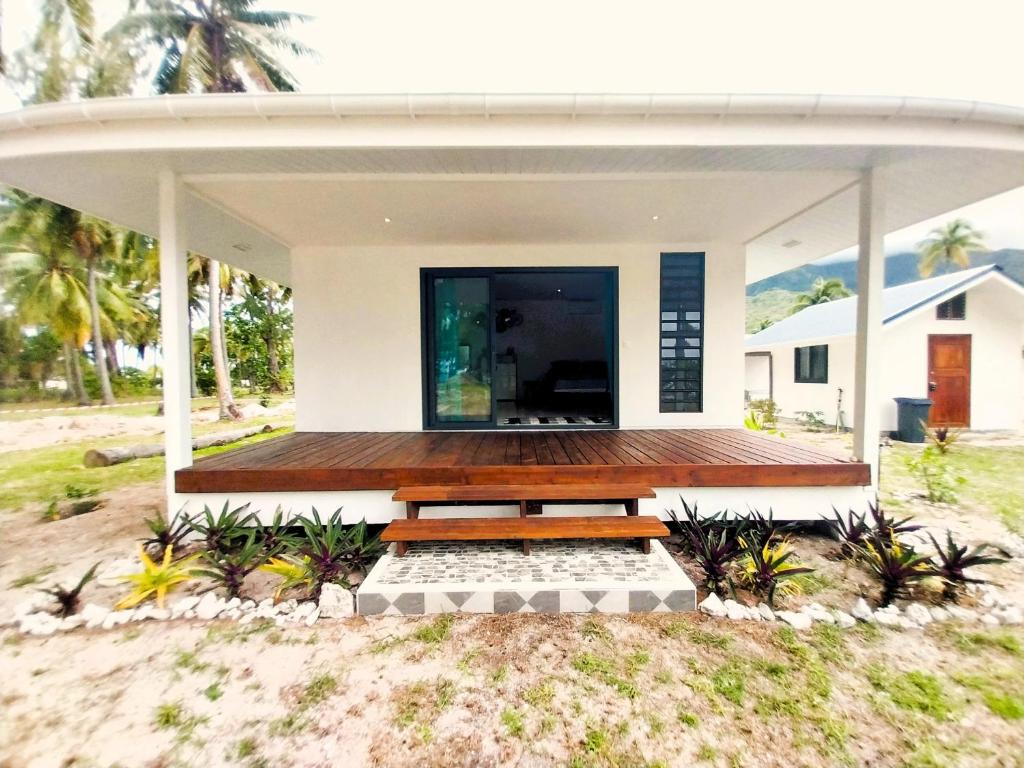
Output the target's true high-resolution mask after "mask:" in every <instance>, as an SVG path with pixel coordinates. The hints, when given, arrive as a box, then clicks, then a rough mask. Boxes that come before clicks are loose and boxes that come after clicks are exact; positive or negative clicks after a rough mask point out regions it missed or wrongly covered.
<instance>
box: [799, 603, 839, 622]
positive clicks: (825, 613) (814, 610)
mask: <svg viewBox="0 0 1024 768" xmlns="http://www.w3.org/2000/svg"><path fill="white" fill-rule="evenodd" d="M800 613H802V614H804V615H805V616H808V617H810V618H811V619H812V620H813V621H817V622H819V623H822V624H835V623H836V617H835V616H833V615H832V612H831V611H829V610H828V609H827V608H826V607H825V606H823V605H821V604H820V603H811V604H810V605H805V606H804V607H803V608H801V609H800Z"/></svg>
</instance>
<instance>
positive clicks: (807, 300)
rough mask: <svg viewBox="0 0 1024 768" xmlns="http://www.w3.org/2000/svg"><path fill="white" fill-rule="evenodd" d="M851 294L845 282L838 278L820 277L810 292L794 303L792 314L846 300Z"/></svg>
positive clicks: (798, 297)
mask: <svg viewBox="0 0 1024 768" xmlns="http://www.w3.org/2000/svg"><path fill="white" fill-rule="evenodd" d="M850 295H851V293H850V291H849V289H848V288H847V287H846V285H844V284H843V281H842V280H840V279H839V278H837V277H832V278H829V279H828V280H826V279H825V278H823V277H819V278H818V279H817V280H815V281H814V283H813V285H811V288H810V290H809V291H806V292H805V293H801V294H800V295H799V296H797V297H796V300H795V301H794V302H793V310H792V312H791V313H790V314H794V315H795V314H796V313H797V312H799V311H800V310H802V309H807V308H808V307H813V306H814V305H815V304H826V303H828V302H830V301H835V300H836V299H845V298H846V297H847V296H850Z"/></svg>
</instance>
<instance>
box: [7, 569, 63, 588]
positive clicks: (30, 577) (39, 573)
mask: <svg viewBox="0 0 1024 768" xmlns="http://www.w3.org/2000/svg"><path fill="white" fill-rule="evenodd" d="M55 570H57V566H55V565H44V566H43V567H42V568H39V569H38V570H35V571H32V572H31V573H26V574H25V575H23V576H19V577H18V578H16V579H14V581H12V582H11V588H12V589H22V588H24V587H30V586H32V585H33V584H38V583H39V582H40V581H42V580H43V579H45V578H46V577H47V576H49V575H50V574H51V573H53V572H54V571H55Z"/></svg>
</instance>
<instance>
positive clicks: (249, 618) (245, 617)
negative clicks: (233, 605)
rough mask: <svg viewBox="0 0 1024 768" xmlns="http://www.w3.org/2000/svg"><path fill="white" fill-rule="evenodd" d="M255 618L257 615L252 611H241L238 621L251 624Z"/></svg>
mask: <svg viewBox="0 0 1024 768" xmlns="http://www.w3.org/2000/svg"><path fill="white" fill-rule="evenodd" d="M257 618H258V616H256V614H255V613H253V612H249V613H243V614H242V618H240V619H239V620H238V623H239V624H241V625H245V624H252V623H253V622H254V621H256V619H257Z"/></svg>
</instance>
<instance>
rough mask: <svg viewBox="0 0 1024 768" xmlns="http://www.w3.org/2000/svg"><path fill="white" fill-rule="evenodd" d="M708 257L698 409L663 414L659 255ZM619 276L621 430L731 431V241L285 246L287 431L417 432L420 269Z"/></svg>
mask: <svg viewBox="0 0 1024 768" xmlns="http://www.w3.org/2000/svg"><path fill="white" fill-rule="evenodd" d="M673 251H704V252H705V253H706V268H705V271H706V285H705V313H706V319H705V349H706V359H705V367H704V412H703V413H697V414H662V413H659V411H658V387H659V370H660V368H659V359H660V357H659V355H660V341H659V330H660V326H659V289H660V281H659V270H660V255H661V253H662V252H673ZM572 266H580V267H587V266H589V267H600V266H616V267H618V268H619V269H618V271H619V348H618V352H619V414H620V418H619V424H620V426H621V427H623V428H641V427H679V426H737V425H739V424H740V423H741V422H742V418H743V366H744V359H743V319H744V293H745V286H744V275H745V250H744V248H743V246H742V244H739V243H682V244H680V243H674V244H666V245H662V246H659V245H656V244H655V245H652V244H649V243H642V244H637V243H620V244H593V245H590V244H588V245H561V244H558V245H555V244H552V245H458V246H454V245H453V246H395V247H353V248H342V247H310V248H296V249H295V250H293V251H292V288H293V290H294V302H295V392H296V428H297V429H299V430H300V431H338V432H344V431H404V430H419V429H422V428H423V403H422V400H423V398H422V374H421V368H420V366H421V349H420V347H421V330H420V268H421V267H572Z"/></svg>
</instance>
